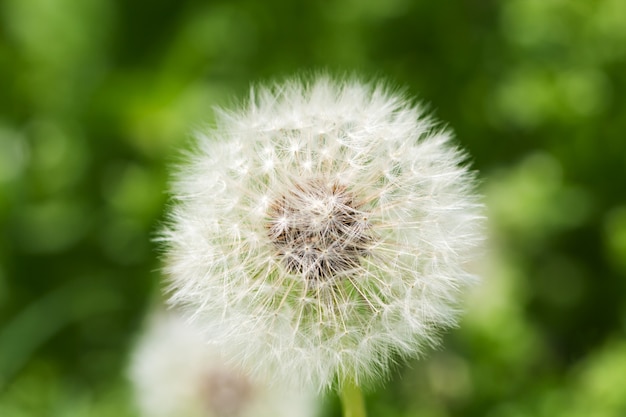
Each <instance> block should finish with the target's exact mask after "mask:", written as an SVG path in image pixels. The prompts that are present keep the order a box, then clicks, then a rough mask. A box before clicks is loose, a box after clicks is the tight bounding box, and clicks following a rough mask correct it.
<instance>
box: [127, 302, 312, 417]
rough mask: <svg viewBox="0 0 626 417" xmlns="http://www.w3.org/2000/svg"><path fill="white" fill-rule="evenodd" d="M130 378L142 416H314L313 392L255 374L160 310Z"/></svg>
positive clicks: (142, 341)
mask: <svg viewBox="0 0 626 417" xmlns="http://www.w3.org/2000/svg"><path fill="white" fill-rule="evenodd" d="M129 374H130V379H131V381H132V383H133V386H134V388H135V393H136V397H137V405H138V407H139V409H140V411H141V415H142V416H144V417H180V416H185V417H312V416H314V415H315V414H316V411H317V407H316V405H315V396H314V395H312V393H311V392H308V393H304V392H294V391H293V390H289V389H287V388H286V387H280V388H279V387H276V386H274V387H273V388H269V387H268V386H269V384H265V383H263V382H262V381H259V380H256V379H253V378H251V377H250V376H249V375H247V374H246V373H244V372H243V371H242V370H241V369H239V368H237V367H233V366H229V365H226V364H225V359H224V357H223V356H222V355H221V354H220V353H219V352H217V351H216V350H215V349H214V348H212V347H211V346H210V345H207V343H206V341H205V340H204V338H203V336H202V335H201V333H200V332H198V331H197V329H195V328H194V326H192V325H189V324H188V323H187V322H186V321H185V319H183V318H182V317H181V316H180V315H178V314H176V313H164V312H159V313H157V314H154V315H153V316H152V317H151V320H150V322H149V326H148V328H147V331H146V332H145V333H144V334H143V335H142V336H141V338H140V340H139V343H138V344H137V347H136V349H135V351H134V354H133V357H132V362H131V367H130V372H129Z"/></svg>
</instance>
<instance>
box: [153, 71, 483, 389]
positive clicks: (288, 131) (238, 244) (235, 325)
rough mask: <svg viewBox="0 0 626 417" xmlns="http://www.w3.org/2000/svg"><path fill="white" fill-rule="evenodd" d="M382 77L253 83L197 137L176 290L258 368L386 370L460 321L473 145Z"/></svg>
mask: <svg viewBox="0 0 626 417" xmlns="http://www.w3.org/2000/svg"><path fill="white" fill-rule="evenodd" d="M450 142H451V134H450V132H449V131H447V130H445V129H442V128H438V127H437V126H436V123H435V122H434V121H433V120H432V119H430V118H429V117H427V116H425V115H424V114H423V112H422V111H421V110H420V108H418V107H416V106H414V105H413V104H411V103H410V102H409V101H407V100H406V99H405V98H403V97H401V96H399V95H395V94H393V93H391V92H390V91H389V90H388V89H386V88H385V87H384V86H382V85H368V84H363V83H360V82H358V81H355V80H346V81H341V82H335V81H333V80H332V79H330V78H326V77H319V78H317V79H315V80H313V81H312V82H311V83H301V82H299V81H297V80H294V81H291V82H287V83H285V84H282V85H275V86H273V87H270V88H260V89H258V90H253V92H252V97H251V99H250V101H249V102H248V103H247V104H246V105H245V107H244V108H243V109H242V110H241V111H238V112H237V111H235V112H228V111H222V112H220V113H219V115H218V121H217V127H216V128H215V129H212V130H207V131H206V132H203V133H201V134H199V135H198V137H197V151H196V152H194V154H193V155H192V156H191V157H190V160H189V161H188V162H187V163H186V164H184V165H182V166H181V167H180V168H179V170H178V172H177V175H176V180H175V182H174V184H173V189H172V193H173V196H174V200H175V201H174V206H173V208H172V210H171V213H170V216H169V220H170V221H169V227H168V228H167V230H165V231H164V232H163V235H162V239H163V240H164V242H165V245H166V247H167V255H166V256H167V259H166V270H167V273H168V275H169V280H170V284H171V285H170V290H171V293H170V295H171V297H170V302H171V303H172V304H174V305H178V306H183V307H184V308H185V309H186V311H187V313H188V314H189V316H190V317H191V318H192V319H193V320H194V321H195V322H197V323H198V324H199V326H201V327H202V328H203V329H204V331H206V332H207V334H210V335H211V339H212V341H214V343H216V344H218V345H220V346H221V347H223V348H228V349H229V350H230V351H231V352H233V353H234V354H235V355H237V357H238V360H239V362H240V363H244V364H245V365H246V366H248V367H252V368H253V369H254V370H255V371H257V373H258V374H261V375H265V376H266V377H268V378H269V377H270V376H273V377H275V378H277V379H278V380H281V381H291V382H293V383H295V384H298V385H305V384H313V385H314V386H315V387H316V388H318V389H320V390H321V389H323V388H325V387H328V386H330V385H332V384H333V383H335V382H338V381H339V382H341V381H343V380H345V379H346V378H347V379H350V380H353V381H354V382H356V383H357V384H361V383H363V382H365V381H366V380H368V379H372V378H374V377H378V376H380V375H381V374H383V375H384V374H385V373H386V371H387V370H388V367H389V364H390V362H392V361H393V360H394V359H397V357H398V356H415V355H418V354H419V353H420V352H421V351H422V348H423V347H424V346H426V345H433V344H435V343H436V342H437V340H438V334H439V333H440V331H441V330H442V329H444V328H447V327H449V326H452V325H454V323H455V316H456V313H457V305H458V301H459V300H458V298H459V293H460V290H462V289H463V288H464V287H465V286H466V285H467V284H468V283H470V282H472V281H473V277H472V276H471V274H469V273H468V272H467V270H466V263H467V260H468V257H469V255H470V252H471V249H472V248H473V247H474V246H475V245H476V244H477V243H478V242H479V241H480V230H479V229H480V227H478V226H479V224H480V219H481V210H480V204H479V203H478V202H477V200H478V199H477V196H476V195H475V194H474V178H473V174H472V173H470V172H469V171H468V169H467V167H466V166H465V165H464V159H465V156H464V154H463V153H462V152H460V151H459V150H457V149H456V148H455V147H454V146H453V145H451V144H450Z"/></svg>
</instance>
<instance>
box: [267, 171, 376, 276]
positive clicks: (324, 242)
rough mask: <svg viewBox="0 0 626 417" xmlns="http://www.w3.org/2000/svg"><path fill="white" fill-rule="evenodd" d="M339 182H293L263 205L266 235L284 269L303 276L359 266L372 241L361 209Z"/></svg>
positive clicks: (336, 272) (337, 272) (340, 273)
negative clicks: (280, 193)
mask: <svg viewBox="0 0 626 417" xmlns="http://www.w3.org/2000/svg"><path fill="white" fill-rule="evenodd" d="M361 209H362V204H361V202H359V201H358V200H357V198H356V196H355V195H354V194H353V193H352V192H351V191H350V190H348V188H347V187H346V186H345V185H342V184H340V183H338V182H337V181H333V180H325V179H312V180H309V181H306V182H302V183H297V184H294V185H293V186H292V188H291V189H290V190H289V191H288V192H286V193H285V194H283V195H282V196H280V197H279V198H277V199H276V200H275V201H274V202H273V203H272V205H271V206H270V208H269V211H268V216H269V222H268V225H267V229H268V235H269V237H270V239H271V241H272V243H273V245H274V247H275V248H276V254H277V257H278V258H279V259H280V260H281V262H282V263H283V265H284V266H285V267H286V268H287V270H288V271H289V272H291V273H294V274H301V275H302V276H304V277H305V278H306V279H307V280H308V281H312V282H323V281H330V280H332V279H333V278H336V277H341V276H343V275H345V274H347V273H350V271H354V270H355V269H356V268H358V267H359V265H360V258H361V257H363V256H365V255H366V254H367V249H368V247H369V246H370V244H371V242H372V237H371V235H370V226H369V220H368V215H367V213H365V212H363V211H362V210H361Z"/></svg>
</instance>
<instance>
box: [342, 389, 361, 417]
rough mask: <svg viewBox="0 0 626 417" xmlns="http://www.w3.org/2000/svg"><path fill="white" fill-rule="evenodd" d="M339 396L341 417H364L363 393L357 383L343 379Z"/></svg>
mask: <svg viewBox="0 0 626 417" xmlns="http://www.w3.org/2000/svg"><path fill="white" fill-rule="evenodd" d="M339 396H340V397H341V408H342V410H343V417H366V413H365V402H364V401H363V393H362V392H361V388H359V386H358V385H356V384H355V383H354V382H352V381H345V382H344V383H343V385H342V386H341V392H340V393H339Z"/></svg>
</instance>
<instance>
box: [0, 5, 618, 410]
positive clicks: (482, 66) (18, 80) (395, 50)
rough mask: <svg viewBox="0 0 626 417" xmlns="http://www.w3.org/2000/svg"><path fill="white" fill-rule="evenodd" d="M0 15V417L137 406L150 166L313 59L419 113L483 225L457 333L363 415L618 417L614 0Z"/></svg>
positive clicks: (159, 196)
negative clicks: (226, 108)
mask: <svg viewBox="0 0 626 417" xmlns="http://www.w3.org/2000/svg"><path fill="white" fill-rule="evenodd" d="M0 19H1V20H0V230H1V237H0V416H3V417H14V416H16V417H20V416H69V417H73V416H77V417H78V416H95V417H100V416H111V417H113V416H116V417H117V416H135V415H136V412H135V411H134V408H133V405H132V396H131V393H130V389H129V385H128V383H127V382H126V379H125V367H126V364H127V358H128V354H129V352H130V349H131V348H132V346H133V342H134V340H135V338H136V334H137V332H138V330H139V329H140V328H141V324H142V320H143V316H144V313H145V311H146V309H147V308H148V307H149V306H150V304H151V302H152V301H153V300H154V299H155V297H156V294H158V292H159V286H160V284H159V279H160V277H159V272H158V268H159V261H158V255H157V251H156V248H155V245H154V244H153V243H151V238H152V237H153V236H154V233H155V231H156V230H158V228H159V222H160V221H161V219H162V217H163V211H164V207H165V203H166V201H167V194H166V189H167V168H168V166H169V165H171V163H173V162H174V161H176V159H177V157H178V155H179V152H180V149H181V147H183V146H184V144H185V143H187V142H188V139H189V134H190V132H191V131H192V130H193V129H194V128H196V127H198V126H201V125H202V124H204V123H206V122H209V123H210V122H211V120H212V117H213V116H212V107H213V106H214V105H229V104H230V103H232V102H233V100H234V98H240V97H242V96H244V95H245V94H246V91H247V89H248V86H249V84H250V82H257V81H263V80H269V79H280V78H282V77H284V76H288V75H292V74H294V73H297V72H299V71H310V70H315V69H328V70H330V71H331V72H337V73H343V72H345V71H348V72H355V73H357V74H362V75H364V76H367V77H371V76H383V77H385V78H387V79H389V80H391V81H392V82H394V83H396V84H398V85H403V86H406V87H407V89H408V92H409V93H411V94H412V95H416V96H417V97H419V98H420V99H422V100H424V101H426V102H429V103H431V109H432V110H433V112H434V114H435V115H436V116H437V117H439V118H440V119H442V120H445V121H446V122H447V123H448V124H449V125H450V126H451V127H452V128H454V130H455V131H456V133H457V136H458V138H459V142H460V143H461V145H462V146H463V147H465V148H466V149H467V150H468V151H469V152H470V154H471V155H472V157H473V161H474V166H475V167H476V168H477V169H478V170H479V171H480V176H481V180H482V185H481V188H482V191H483V193H484V194H485V202H486V204H487V207H488V212H489V218H490V221H489V226H488V232H489V235H490V236H489V242H488V245H487V246H488V248H487V250H486V256H485V258H484V259H483V260H481V261H480V262H479V263H477V265H476V266H475V269H476V270H477V271H478V272H479V273H480V274H481V275H482V276H483V283H482V285H481V286H479V287H478V288H477V289H476V290H475V291H474V292H473V293H472V294H471V295H470V296H469V297H468V302H467V314H466V315H465V318H464V320H463V322H462V324H461V327H460V328H459V329H457V330H454V331H452V332H450V333H449V334H448V335H447V336H446V340H445V343H444V346H443V347H442V348H441V349H439V350H438V351H435V352H431V353H430V354H429V355H428V357H427V358H426V359H424V360H421V361H413V362H411V363H410V364H409V365H408V366H405V367H399V368H398V370H397V372H396V373H395V374H394V377H393V378H392V380H391V381H389V382H388V383H386V384H385V385H382V386H381V387H380V388H379V389H378V390H376V391H373V392H371V393H370V394H369V395H368V398H367V401H368V408H369V411H370V415H372V416H393V417H396V416H429V417H444V416H491V417H495V416H498V417H499V416H503V417H518V416H546V417H548V416H549V417H559V416H568V417H571V416H575V417H576V416H581V417H582V416H585V417H588V416H626V338H625V337H624V335H625V333H626V198H625V190H626V105H625V97H626V1H624V0H465V1H442V2H435V1H409V0H384V1H373V0H370V1H363V0H342V1H339V0H335V1H331V0H326V1H310V2H297V1H288V0H264V1H255V0H246V1H227V0H222V1H210V2H205V1H199V0H180V1H173V0H0ZM325 411H326V414H327V415H337V413H338V408H337V404H336V400H333V398H332V397H331V399H330V401H328V402H327V405H326V408H325Z"/></svg>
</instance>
